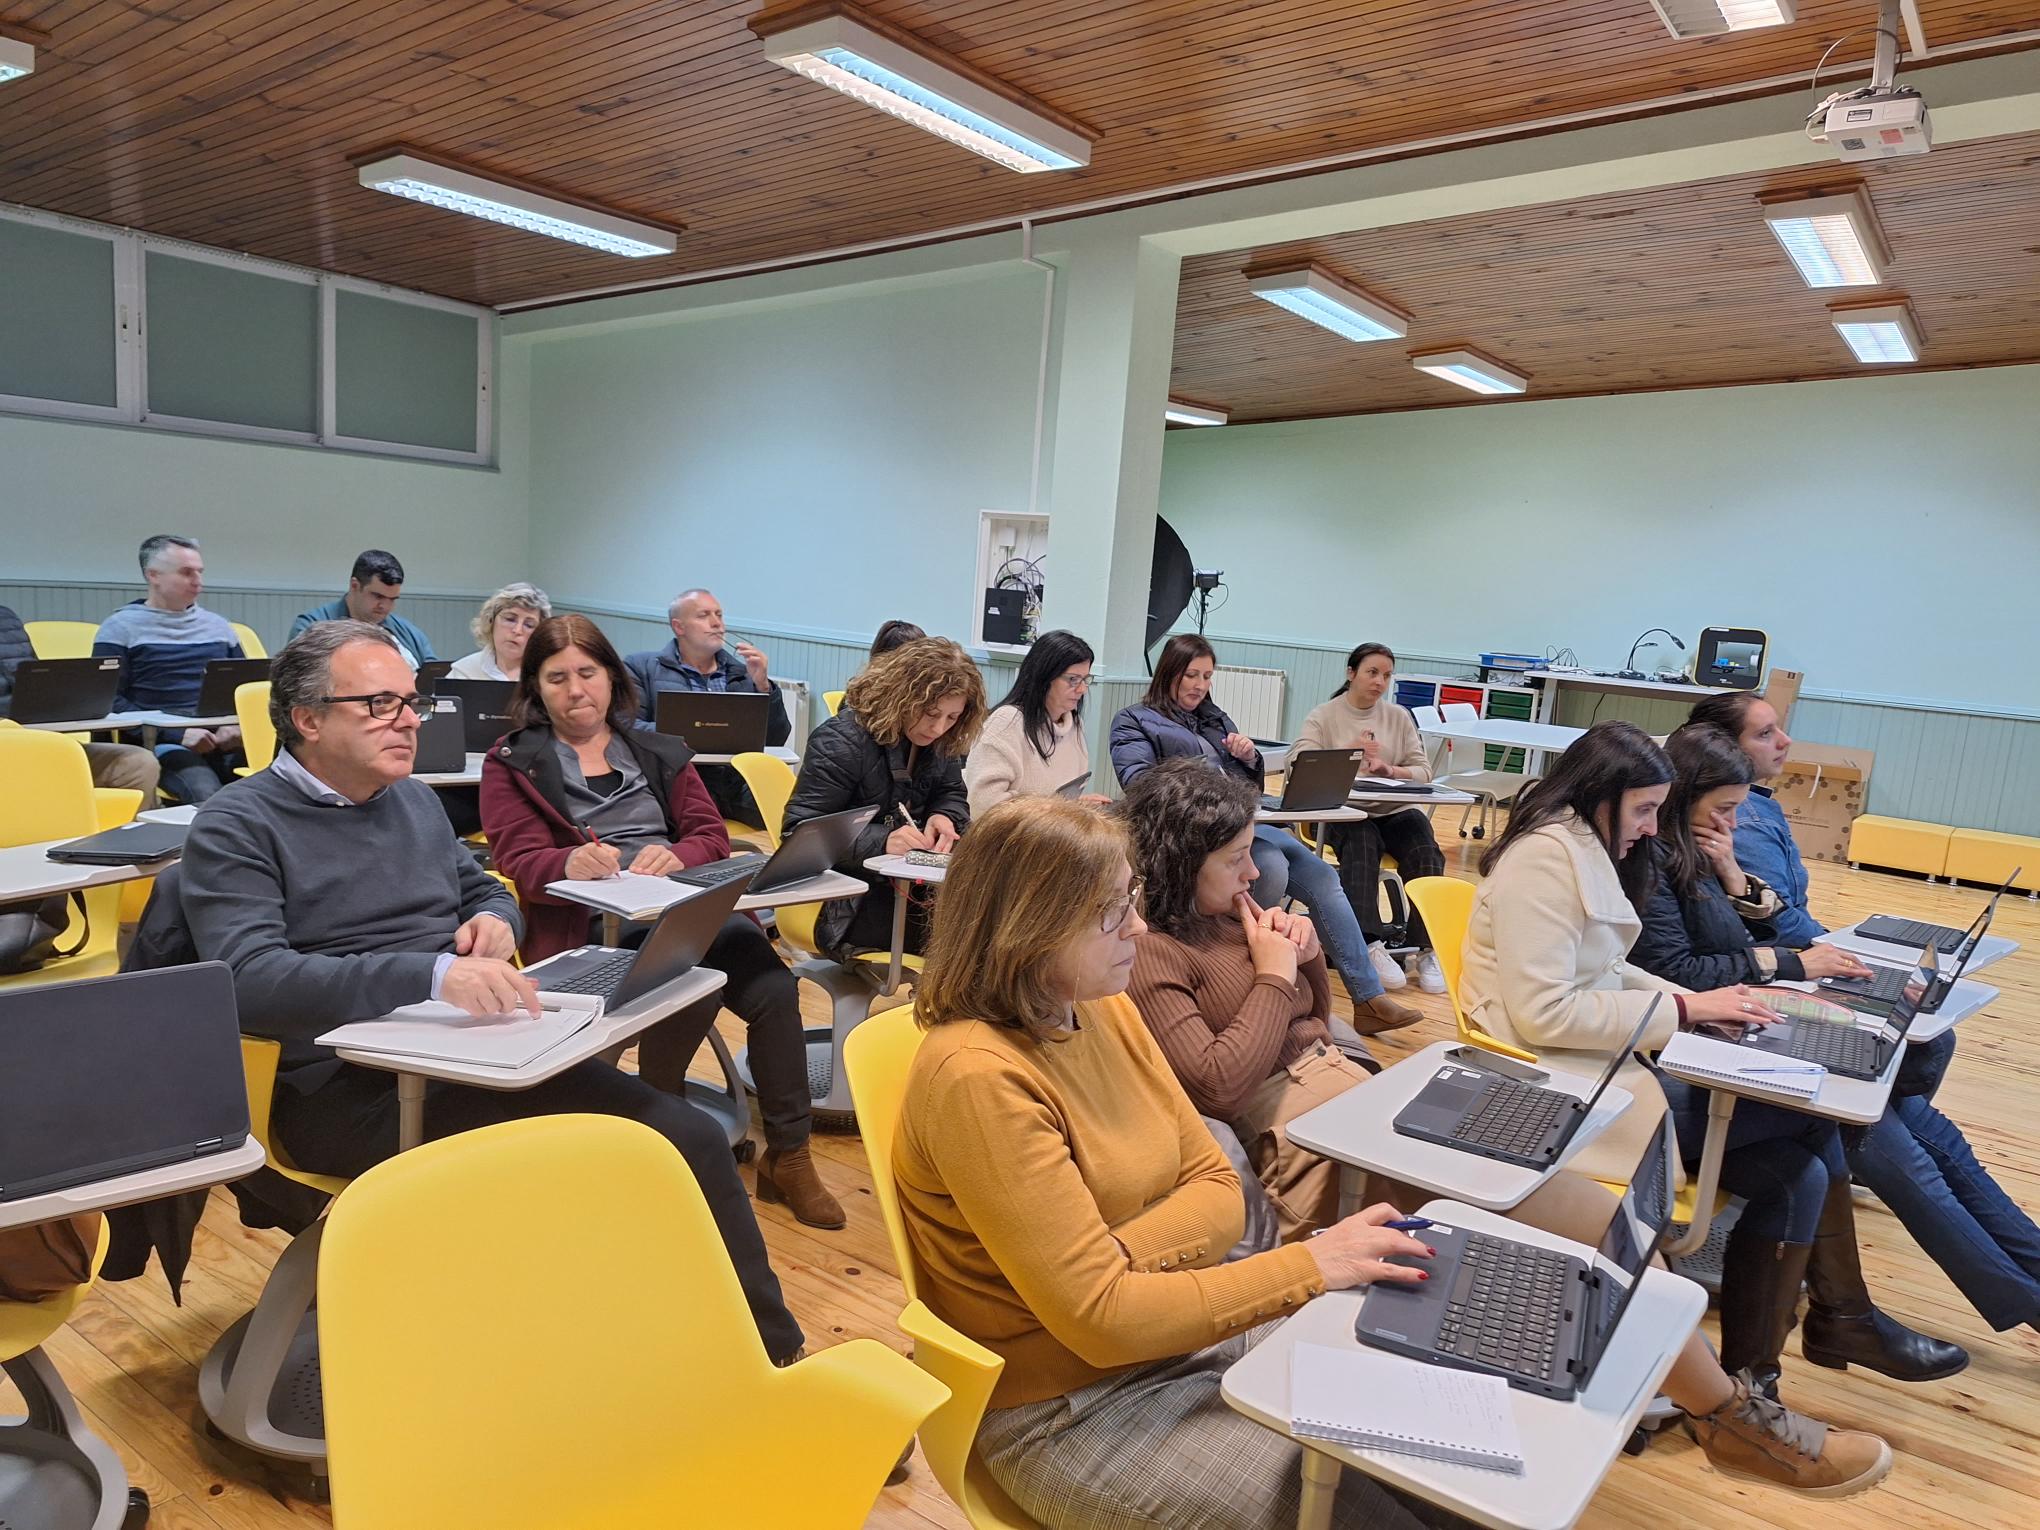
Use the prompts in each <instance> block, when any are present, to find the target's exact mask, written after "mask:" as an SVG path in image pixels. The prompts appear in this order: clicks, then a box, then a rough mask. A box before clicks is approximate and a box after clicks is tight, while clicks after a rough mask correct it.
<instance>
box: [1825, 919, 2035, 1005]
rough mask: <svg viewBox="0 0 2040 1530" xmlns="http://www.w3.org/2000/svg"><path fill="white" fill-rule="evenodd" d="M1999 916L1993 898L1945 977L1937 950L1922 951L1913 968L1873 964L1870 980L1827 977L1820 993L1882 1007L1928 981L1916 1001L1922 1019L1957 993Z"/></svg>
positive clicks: (1923, 949)
mask: <svg viewBox="0 0 2040 1530" xmlns="http://www.w3.org/2000/svg"><path fill="white" fill-rule="evenodd" d="M1996 913H1997V899H1996V898H1993V899H1991V900H1990V902H1989V903H1988V904H1986V905H1985V906H1984V910H1983V912H1982V913H1980V914H1978V915H1977V916H1976V922H1975V923H1974V924H1972V925H1971V926H1970V927H1969V933H1968V934H1967V935H1965V936H1963V937H1962V944H1961V945H1959V946H1957V947H1956V948H1955V967H1954V970H1953V971H1951V972H1950V973H1948V975H1947V976H1945V977H1940V976H1936V974H1937V973H1938V972H1939V970H1940V954H1939V952H1937V951H1936V950H1935V949H1934V947H1932V946H1926V947H1923V948H1922V953H1921V958H1920V961H1919V962H1918V964H1917V965H1916V966H1913V967H1881V966H1878V965H1876V964H1875V963H1872V964H1871V970H1870V976H1868V977H1866V978H1845V977H1825V978H1822V979H1821V980H1820V991H1821V992H1822V993H1824V994H1826V995H1828V996H1829V997H1831V998H1833V999H1835V1000H1836V1001H1837V1002H1839V1003H1842V1004H1847V1003H1848V1002H1849V1001H1850V1000H1851V999H1852V998H1856V999H1874V1000H1876V1001H1877V1002H1878V1003H1880V1004H1896V1003H1897V1002H1898V1001H1899V999H1900V998H1901V997H1903V996H1904V994H1905V991H1906V989H1907V988H1908V987H1911V986H1913V985H1915V984H1918V983H1920V982H1921V981H1922V980H1923V979H1924V980H1926V992H1925V993H1924V994H1922V995H1921V996H1920V998H1919V1000H1918V1001H1917V1004H1916V1006H1915V1007H1916V1008H1917V1009H1918V1010H1919V1012H1920V1013H1921V1014H1923V1015H1931V1014H1933V1013H1935V1012H1936V1011H1937V1010H1939V1009H1940V1007H1941V1006H1942V1005H1943V1004H1944V1003H1946V1002H1947V999H1948V995H1949V994H1951V993H1953V992H1954V991H1955V985H1956V984H1957V983H1959V982H1960V981H1961V980H1962V974H1963V973H1964V972H1965V971H1966V970H1967V969H1968V967H1969V959H1970V958H1971V957H1972V956H1974V955H1976V948H1977V947H1978V946H1980V945H1981V944H1983V937H1984V936H1985V935H1988V934H1989V933H1990V921H1991V918H1992V916H1993V915H1995V914H1996Z"/></svg>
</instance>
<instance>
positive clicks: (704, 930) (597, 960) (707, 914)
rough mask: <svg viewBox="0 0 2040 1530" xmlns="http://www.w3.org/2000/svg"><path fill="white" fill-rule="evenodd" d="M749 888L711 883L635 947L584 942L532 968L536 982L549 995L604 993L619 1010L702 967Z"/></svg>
mask: <svg viewBox="0 0 2040 1530" xmlns="http://www.w3.org/2000/svg"><path fill="white" fill-rule="evenodd" d="M750 886H751V879H750V878H749V877H737V878H734V879H732V880H730V881H728V882H725V883H723V884H722V886H720V887H711V888H710V889H709V890H708V891H706V892H704V893H701V894H699V895H697V896H695V897H692V898H689V899H688V900H687V901H686V902H685V903H676V904H674V905H673V906H672V907H671V908H669V909H667V910H666V912H665V913H664V914H662V915H660V916H659V922H658V923H657V924H655V925H653V926H652V929H651V933H650V934H648V935H646V936H645V940H644V944H643V945H641V946H639V947H638V948H637V949H636V950H635V951H629V950H619V949H617V948H616V947H614V946H581V947H579V948H577V949H576V950H572V951H569V952H567V953H565V954H564V955H562V956H556V957H554V958H553V959H552V960H551V961H549V962H545V963H542V964H541V965H539V966H537V967H534V968H533V969H532V977H533V980H534V981H535V982H537V983H538V985H539V986H540V987H541V988H543V989H545V991H546V992H548V993H594V994H600V995H601V996H602V999H603V1003H604V1005H605V1007H607V1008H608V1009H611V1010H618V1009H621V1008H623V1007H624V1006H625V1005H627V1004H630V1003H632V1002H633V1001H635V1000H637V999H641V998H643V997H644V996H645V995H646V994H648V993H650V992H651V991H652V990H653V989H654V988H657V987H659V986H660V985H661V984H664V983H670V982H672V981H673V980H674V979H675V978H678V977H685V976H686V975H687V974H688V973H690V972H692V971H693V970H694V969H695V968H696V967H697V966H699V965H700V964H701V958H702V956H703V955H704V954H705V953H706V952H707V950H708V948H709V947H710V946H711V945H713V944H714V943H715V938H716V936H718V935H720V934H721V933H722V927H723V925H724V923H725V922H727V921H728V919H729V917H730V915H731V914H732V913H734V912H735V911H736V907H737V900H738V899H739V898H741V897H743V896H744V894H745V893H746V892H747V891H749V889H750Z"/></svg>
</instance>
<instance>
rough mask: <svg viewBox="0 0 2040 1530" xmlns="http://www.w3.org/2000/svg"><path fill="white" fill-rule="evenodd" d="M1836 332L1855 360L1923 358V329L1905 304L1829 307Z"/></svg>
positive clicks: (1875, 362) (1886, 362) (1885, 362)
mask: <svg viewBox="0 0 2040 1530" xmlns="http://www.w3.org/2000/svg"><path fill="white" fill-rule="evenodd" d="M1828 318H1829V320H1830V321H1832V322H1833V324H1834V326H1835V332H1836V333H1837V334H1839V335H1840V336H1841V337H1842V340H1843V342H1844V343H1845V344H1846V345H1847V346H1848V347H1849V349H1850V350H1852V351H1854V352H1855V353H1856V359H1857V360H1858V361H1861V362H1867V363H1868V364H1870V365H1872V366H1888V365H1891V364H1893V363H1897V362H1907V361H1918V360H1919V359H1920V330H1919V325H1918V324H1917V323H1915V322H1914V320H1913V314H1912V309H1911V308H1910V307H1909V306H1908V305H1907V304H1904V303H1857V304H1853V305H1847V306H1837V307H1831V308H1829V309H1828Z"/></svg>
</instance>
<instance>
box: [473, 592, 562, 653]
mask: <svg viewBox="0 0 2040 1530" xmlns="http://www.w3.org/2000/svg"><path fill="white" fill-rule="evenodd" d="M516 606H521V607H522V608H523V609H525V610H526V611H536V612H537V613H538V619H539V620H540V621H544V620H545V619H546V618H547V617H548V616H551V615H552V602H551V601H550V600H548V599H546V594H545V591H544V590H541V589H540V588H539V587H538V586H537V585H535V584H506V585H504V586H503V588H502V589H500V590H498V591H497V592H496V593H495V594H493V595H491V596H490V597H489V598H488V599H487V600H485V601H483V602H482V609H481V610H480V611H478V612H476V613H475V619H474V620H473V621H471V622H469V623H468V631H470V632H472V633H473V634H474V635H475V646H476V647H478V648H480V649H482V650H483V651H484V652H485V653H488V654H490V655H491V656H493V655H494V653H495V648H494V646H493V639H494V637H495V634H496V618H497V617H499V616H501V615H502V614H503V613H504V612H505V611H508V610H510V609H511V608H512V607H516Z"/></svg>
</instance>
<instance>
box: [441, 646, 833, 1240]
mask: <svg viewBox="0 0 2040 1530" xmlns="http://www.w3.org/2000/svg"><path fill="white" fill-rule="evenodd" d="M636 715H637V695H636V691H635V688H634V686H633V685H632V683H631V679H630V674H629V672H628V671H627V670H625V668H624V667H623V661H622V660H621V659H619V658H618V657H617V655H616V650H615V649H614V648H613V647H611V646H610V643H609V639H607V638H606V637H604V636H603V635H602V631H601V629H600V628H598V627H597V626H596V625H595V624H594V623H593V622H591V621H589V620H588V618H587V617H585V616H555V617H552V618H550V619H548V620H547V621H545V622H542V623H540V625H539V628H538V630H537V631H536V632H534V633H533V634H532V636H531V641H530V642H529V643H528V644H527V645H526V647H525V650H524V668H523V672H522V674H521V675H520V677H519V680H518V688H517V692H516V695H515V698H514V699H513V701H512V702H511V717H512V719H513V720H514V721H515V722H516V723H517V724H518V727H517V728H516V730H515V731H514V732H512V733H510V734H508V735H507V736H506V737H504V738H501V739H498V740H497V741H496V744H495V747H494V748H492V749H491V750H490V751H489V754H488V758H487V759H486V760H485V761H484V762H483V764H482V826H483V828H484V829H485V830H486V831H487V832H488V836H489V854H490V858H491V859H492V860H493V861H494V862H495V865H496V868H497V869H498V870H499V871H501V872H502V873H503V874H504V875H505V876H507V877H509V878H510V880H511V881H513V882H514V883H516V884H517V896H518V900H519V901H520V902H521V903H522V904H523V906H524V926H525V935H524V945H523V947H522V950H521V954H522V956H523V957H524V959H525V960H526V961H527V962H532V961H539V960H542V959H543V958H545V957H548V956H552V955H554V954H556V953H557V952H560V951H565V950H569V949H571V948H573V947H575V946H579V945H584V944H586V943H587V942H588V941H589V939H590V938H591V936H590V922H591V918H592V916H591V915H590V913H589V911H588V910H587V909H586V908H585V907H584V906H582V905H581V904H578V903H570V902H568V901H566V900H565V899H561V898H556V897H554V896H553V895H552V894H551V893H548V892H547V891H546V890H545V889H546V884H547V883H549V882H557V881H560V880H562V879H574V880H582V879H593V878H598V877H606V876H611V875H614V874H615V873H616V872H618V871H622V870H629V871H635V872H642V873H644V874H645V875H647V876H664V875H665V874H666V873H668V872H671V871H677V870H679V869H680V868H682V867H684V866H700V865H703V864H704V863H706V862H709V861H718V860H721V859H723V858H724V857H725V856H727V855H728V854H729V853H730V839H729V834H728V833H727V832H726V831H725V830H724V828H723V822H722V815H721V814H720V813H718V812H717V811H716V807H715V803H714V802H713V801H711V800H710V798H709V795H708V789H707V788H706V787H704V786H703V785H702V784H701V777H700V776H699V775H697V774H696V773H695V770H694V767H693V766H692V765H691V764H689V763H688V762H689V760H690V759H691V758H692V757H693V756H692V751H690V750H689V749H688V748H687V746H686V745H685V744H683V743H682V742H681V741H680V740H679V739H677V738H668V737H666V736H664V735H662V734H658V733H651V732H647V731H645V730H642V729H639V728H635V727H633V726H632V720H633V719H634V718H635V717H636ZM702 960H703V963H704V964H705V965H707V966H710V967H713V968H715V969H716V970H717V971H719V972H721V973H723V974H724V975H725V976H726V977H727V978H728V980H729V981H728V984H727V986H726V987H725V988H724V989H723V991H722V993H721V995H720V996H719V997H718V998H716V999H711V1000H705V1001H703V1002H702V1003H701V1004H699V1005H696V1006H694V1007H692V1008H691V1009H688V1010H683V1011H682V1012H681V1013H680V1014H677V1015H675V1016H674V1017H673V1018H671V1019H670V1020H666V1021H663V1022H661V1023H660V1024H658V1025H656V1026H654V1027H653V1028H652V1029H650V1030H649V1031H646V1032H645V1033H644V1035H643V1036H642V1037H641V1038H640V1040H639V1042H638V1070H639V1072H641V1073H642V1074H644V1075H645V1077H646V1078H648V1079H649V1080H650V1081H651V1082H653V1083H655V1084H657V1085H658V1086H659V1087H660V1088H662V1089H667V1090H670V1091H672V1092H674V1093H679V1092H680V1091H681V1090H682V1089H683V1088H684V1087H685V1081H686V1076H687V1065H688V1063H689V1062H690V1061H691V1060H692V1058H693V1056H694V1053H695V1050H696V1048H697V1047H699V1046H700V1044H701V1042H702V1039H703V1038H704V1037H705V1036H706V1035H707V1033H708V1027H709V1026H710V1025H712V1024H714V1022H715V1016H716V1013H717V1011H718V1009H719V1008H721V1007H722V1006H723V1005H727V1006H728V1007H729V1008H730V1009H731V1010H732V1011H734V1012H735V1013H736V1014H737V1015H738V1016H739V1017H740V1018H741V1019H742V1020H743V1021H744V1023H745V1024H746V1025H748V1026H749V1027H750V1033H751V1073H752V1077H753V1079H754V1080H755V1083H756V1087H757V1094H758V1109H759V1113H760V1114H761V1115H762V1116H763V1117H764V1122H765V1157H764V1160H763V1161H762V1162H761V1163H760V1164H759V1166H758V1198H759V1199H760V1200H763V1201H784V1202H785V1203H786V1204H787V1206H788V1207H789V1208H790V1209H791V1210H792V1212H793V1214H794V1215H795V1216H796V1217H798V1218H799V1219H800V1220H801V1221H803V1222H805V1223H807V1224H808V1225H809V1226H811V1227H841V1226H842V1225H843V1223H844V1216H843V1208H842V1206H841V1205H840V1204H838V1203H837V1201H836V1199H835V1197H834V1196H832V1195H831V1194H830V1193H829V1191H828V1189H827V1187H826V1186H824V1185H823V1183H822V1181H821V1176H820V1175H819V1174H818V1173H817V1172H816V1170H815V1166H814V1160H813V1158H812V1156H811V1155H810V1153H809V1151H808V1133H809V1130H810V1126H811V1121H810V1111H809V1094H808V1076H807V1048H806V1044H805V1039H804V1038H803V1036H802V1034H801V1021H800V993H799V989H798V985H797V984H796V983H795V980H794V976H793V974H792V973H791V972H789V971H787V970H786V965H785V964H784V963H783V962H781V961H780V959H779V957H778V954H777V953H776V952H774V950H773V949H772V943H771V942H770V941H769V940H767V939H766V938H765V934H764V931H763V930H761V929H760V928H759V927H758V924H757V922H756V921H755V920H753V919H752V918H750V917H749V916H748V915H745V914H733V915H731V916H730V920H729V923H728V924H726V925H724V926H723V930H722V933H721V934H720V935H718V936H717V937H716V939H715V942H714V944H712V945H711V946H709V948H708V951H707V953H706V955H705V956H704V957H703V958H702Z"/></svg>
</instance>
